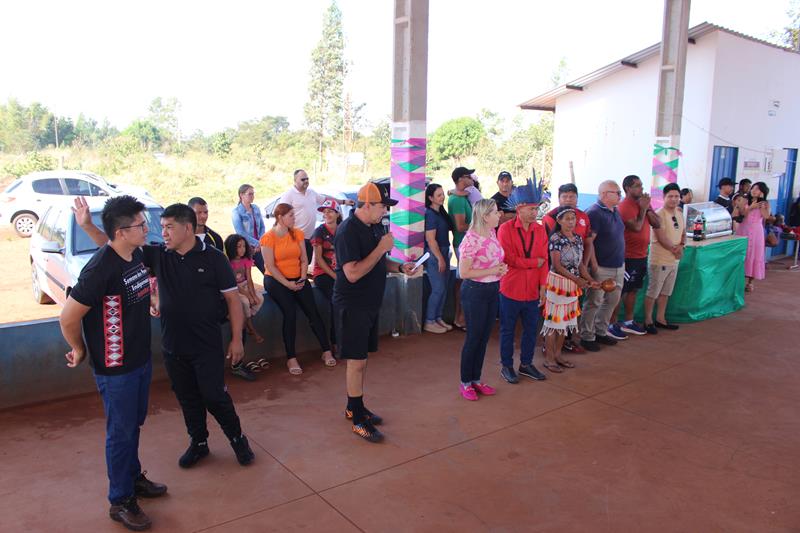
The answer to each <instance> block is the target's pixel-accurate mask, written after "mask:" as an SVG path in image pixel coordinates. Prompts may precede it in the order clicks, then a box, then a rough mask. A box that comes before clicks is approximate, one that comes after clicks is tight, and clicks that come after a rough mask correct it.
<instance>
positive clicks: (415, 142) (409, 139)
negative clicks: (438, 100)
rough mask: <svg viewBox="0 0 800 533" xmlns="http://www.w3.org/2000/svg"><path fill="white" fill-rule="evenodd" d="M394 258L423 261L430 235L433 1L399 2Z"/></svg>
mask: <svg viewBox="0 0 800 533" xmlns="http://www.w3.org/2000/svg"><path fill="white" fill-rule="evenodd" d="M392 103H393V105H392V149H391V180H392V184H391V195H392V198H395V199H397V200H398V201H399V203H398V204H397V206H395V207H394V208H392V213H391V231H392V234H393V235H394V242H395V248H394V250H392V257H394V258H395V259H397V260H401V261H411V260H414V259H417V258H419V257H420V256H421V255H422V252H423V245H424V234H425V157H426V146H427V140H426V135H427V131H426V120H427V111H428V0H395V2H394V92H393V97H392Z"/></svg>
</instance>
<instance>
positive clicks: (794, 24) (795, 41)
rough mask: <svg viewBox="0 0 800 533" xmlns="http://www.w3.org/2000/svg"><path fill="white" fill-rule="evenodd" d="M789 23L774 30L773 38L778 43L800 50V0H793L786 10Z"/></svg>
mask: <svg viewBox="0 0 800 533" xmlns="http://www.w3.org/2000/svg"><path fill="white" fill-rule="evenodd" d="M786 16H788V17H789V24H788V25H787V26H784V27H783V29H782V30H780V31H775V32H772V38H773V39H775V40H776V41H777V42H778V43H780V44H782V45H784V46H788V47H789V48H792V49H794V50H796V51H798V52H800V0H792V2H791V3H790V4H789V9H787V10H786Z"/></svg>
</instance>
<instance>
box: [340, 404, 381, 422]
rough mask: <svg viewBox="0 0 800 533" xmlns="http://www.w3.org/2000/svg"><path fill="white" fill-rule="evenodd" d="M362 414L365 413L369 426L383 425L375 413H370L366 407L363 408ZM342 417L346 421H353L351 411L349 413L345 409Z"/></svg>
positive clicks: (348, 410)
mask: <svg viewBox="0 0 800 533" xmlns="http://www.w3.org/2000/svg"><path fill="white" fill-rule="evenodd" d="M364 412H365V413H367V421H368V422H369V423H370V424H372V425H373V426H380V425H381V424H383V418H381V417H379V416H378V415H376V414H375V413H373V412H372V411H370V410H369V409H367V408H366V407H365V408H364ZM344 417H345V418H346V419H348V420H352V419H353V411H351V410H350V409H347V408H345V410H344Z"/></svg>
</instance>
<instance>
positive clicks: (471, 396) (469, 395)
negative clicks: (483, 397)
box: [460, 385, 478, 402]
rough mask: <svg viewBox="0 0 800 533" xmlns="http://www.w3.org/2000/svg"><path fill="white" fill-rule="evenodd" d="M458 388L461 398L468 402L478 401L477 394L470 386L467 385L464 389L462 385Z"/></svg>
mask: <svg viewBox="0 0 800 533" xmlns="http://www.w3.org/2000/svg"><path fill="white" fill-rule="evenodd" d="M460 387H461V396H463V397H464V399H466V400H469V401H471V402H474V401H476V400H477V399H478V393H477V392H475V387H473V386H472V385H467V386H466V387H465V386H464V385H460Z"/></svg>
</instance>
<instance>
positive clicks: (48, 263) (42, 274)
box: [29, 198, 164, 305]
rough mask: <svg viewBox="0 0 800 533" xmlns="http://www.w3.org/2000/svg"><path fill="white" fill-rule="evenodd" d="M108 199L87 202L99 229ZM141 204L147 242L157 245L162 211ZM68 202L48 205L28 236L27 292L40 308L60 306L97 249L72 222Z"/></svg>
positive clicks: (149, 205) (155, 205) (156, 207)
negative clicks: (53, 305)
mask: <svg viewBox="0 0 800 533" xmlns="http://www.w3.org/2000/svg"><path fill="white" fill-rule="evenodd" d="M106 200H108V198H87V199H86V201H87V203H88V204H89V208H90V210H91V213H92V221H93V222H94V224H95V225H96V226H97V227H98V228H102V227H103V223H102V221H101V220H100V213H101V211H102V210H103V205H105V203H106ZM141 201H142V203H144V204H145V208H146V209H145V213H144V215H145V218H146V219H147V226H148V230H147V242H148V243H150V244H159V243H162V242H164V241H163V239H162V237H161V213H162V212H163V211H164V210H163V209H162V207H161V206H160V205H158V204H156V203H155V202H152V201H146V200H141ZM73 205H74V204H73V201H72V200H65V199H61V200H58V201H56V202H55V203H53V204H52V205H50V206H49V207H48V208H47V209H46V210H45V211H44V213H43V214H42V218H41V220H40V221H39V223H38V225H37V226H36V230H35V231H34V232H33V234H32V235H31V242H30V248H29V250H30V261H31V288H32V289H33V298H34V300H36V301H37V302H38V303H40V304H48V303H53V302H56V303H58V304H60V305H64V304H65V303H66V301H67V297H68V296H69V292H70V291H71V290H72V287H74V286H75V283H76V282H77V281H78V276H79V275H80V273H81V270H83V267H84V266H86V263H88V262H89V259H91V257H92V255H93V254H94V253H95V252H96V251H97V248H98V246H97V245H96V244H95V243H94V241H92V239H90V238H89V236H88V235H87V234H86V232H84V231H83V230H82V229H81V228H80V226H78V224H77V223H76V222H75V215H73V213H72V209H71V208H72V206H73Z"/></svg>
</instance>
